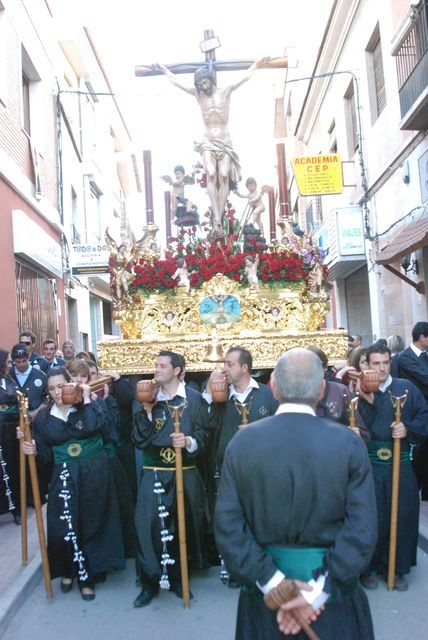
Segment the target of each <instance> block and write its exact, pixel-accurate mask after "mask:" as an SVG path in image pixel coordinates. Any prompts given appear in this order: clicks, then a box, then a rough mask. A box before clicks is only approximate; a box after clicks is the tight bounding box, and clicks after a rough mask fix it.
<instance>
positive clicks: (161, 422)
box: [155, 415, 165, 431]
mask: <svg viewBox="0 0 428 640" xmlns="http://www.w3.org/2000/svg"><path fill="white" fill-rule="evenodd" d="M164 424H165V416H163V415H162V416H161V417H160V418H155V429H156V431H160V430H161V429H162V427H163V425H164Z"/></svg>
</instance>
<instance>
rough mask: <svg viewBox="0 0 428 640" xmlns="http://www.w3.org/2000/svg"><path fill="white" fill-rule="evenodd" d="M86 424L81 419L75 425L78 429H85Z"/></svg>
mask: <svg viewBox="0 0 428 640" xmlns="http://www.w3.org/2000/svg"><path fill="white" fill-rule="evenodd" d="M84 426H85V425H84V424H83V422H82V421H81V420H79V421H78V422H76V424H75V427H76V429H83V427H84Z"/></svg>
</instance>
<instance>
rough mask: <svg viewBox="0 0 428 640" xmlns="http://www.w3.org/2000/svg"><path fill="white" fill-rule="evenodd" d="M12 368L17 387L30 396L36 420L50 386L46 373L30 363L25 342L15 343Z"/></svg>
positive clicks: (29, 406) (12, 375)
mask: <svg viewBox="0 0 428 640" xmlns="http://www.w3.org/2000/svg"><path fill="white" fill-rule="evenodd" d="M11 356H12V364H13V366H12V368H11V370H10V377H11V379H12V380H13V381H14V383H15V385H16V388H17V389H18V390H19V391H21V393H23V394H24V395H25V396H27V398H28V409H29V413H30V418H31V420H34V419H35V417H36V415H37V413H38V412H39V411H40V409H41V407H42V405H43V404H44V403H46V398H47V395H48V387H47V380H46V374H45V373H43V371H42V370H41V369H39V368H38V367H36V366H34V365H31V364H30V358H29V356H28V352H27V350H26V348H25V347H24V345H23V344H21V343H19V344H15V345H14V346H13V347H12V351H11Z"/></svg>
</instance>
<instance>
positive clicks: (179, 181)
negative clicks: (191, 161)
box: [161, 164, 195, 220]
mask: <svg viewBox="0 0 428 640" xmlns="http://www.w3.org/2000/svg"><path fill="white" fill-rule="evenodd" d="M174 176H175V177H174V178H171V176H167V175H164V176H161V179H162V180H163V181H164V182H166V183H167V184H169V185H171V186H172V189H171V220H173V219H174V217H175V216H176V215H177V208H178V206H179V205H183V204H184V205H185V211H186V213H189V214H193V213H194V208H193V204H192V202H191V200H189V199H188V198H186V197H185V195H184V187H185V185H188V184H195V179H194V177H193V176H189V175H186V171H185V169H184V167H183V165H181V164H178V165H177V166H176V167H174Z"/></svg>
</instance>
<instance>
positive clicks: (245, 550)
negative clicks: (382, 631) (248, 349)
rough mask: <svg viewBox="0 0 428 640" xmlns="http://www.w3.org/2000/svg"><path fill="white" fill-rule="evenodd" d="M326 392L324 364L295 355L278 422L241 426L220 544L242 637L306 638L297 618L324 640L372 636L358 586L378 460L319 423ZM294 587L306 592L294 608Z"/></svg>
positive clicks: (229, 469)
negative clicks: (236, 583)
mask: <svg viewBox="0 0 428 640" xmlns="http://www.w3.org/2000/svg"><path fill="white" fill-rule="evenodd" d="M323 386H324V383H323V369H322V365H321V362H320V360H319V358H318V357H317V356H316V355H315V354H314V353H312V352H310V351H308V350H306V349H292V350H290V351H288V352H287V353H285V354H284V355H283V356H282V357H281V358H280V359H279V361H278V363H277V365H276V368H275V370H274V373H273V376H272V389H273V392H274V395H275V396H276V397H277V399H278V401H279V403H280V406H279V408H278V411H277V413H276V415H275V416H272V417H269V418H266V419H264V420H259V421H258V422H256V423H255V424H253V425H249V426H248V427H247V428H246V429H242V430H241V431H240V432H239V433H238V434H237V435H236V436H235V437H234V438H233V440H232V441H231V442H230V444H229V446H228V448H227V450H226V455H225V458H224V463H223V470H222V477H221V480H220V490H219V495H218V498H217V508H216V540H217V545H218V547H219V550H220V553H221V554H222V556H223V557H224V559H225V562H226V566H227V567H228V568H229V570H230V571H231V572H233V574H235V575H237V577H238V578H239V580H240V581H241V582H242V583H243V584H244V585H245V586H244V587H243V589H242V590H241V595H240V600H239V606H238V617H237V627H236V636H235V638H236V640H265V639H266V638H269V640H275V638H277V639H278V640H279V639H280V638H281V639H282V638H283V637H284V635H283V634H298V635H297V636H295V637H297V638H301V639H303V638H305V637H306V636H305V634H304V632H302V631H301V629H302V627H301V623H300V622H297V620H296V617H295V615H294V612H297V613H298V614H300V616H301V618H302V619H303V620H304V621H305V622H307V623H312V629H313V631H314V632H315V633H317V634H318V635H319V636H320V637H321V638H323V639H324V638H328V639H329V640H343V639H344V638H346V640H362V638H364V640H372V639H373V638H374V635H373V627H372V621H371V615H370V609H369V605H368V601H367V598H366V596H365V594H364V592H363V590H362V589H361V588H360V587H359V586H358V575H359V574H360V573H361V572H362V571H364V569H365V568H366V566H367V564H368V563H369V561H370V558H371V555H372V553H373V550H374V547H375V544H376V504H375V494H374V487H373V478H372V473H371V469H370V463H369V459H368V456H367V451H366V448H365V445H364V442H363V441H362V440H361V438H359V437H358V436H357V435H356V434H355V433H353V432H352V431H350V430H349V429H344V428H343V427H341V426H339V425H337V424H335V423H332V422H330V421H328V420H324V419H322V418H317V417H316V416H315V411H314V409H315V406H316V402H317V400H318V399H319V398H320V397H321V395H322V393H323ZM292 580H296V581H297V586H298V587H299V589H300V591H298V593H297V596H296V597H293V599H292V600H291V601H289V602H288V603H286V602H285V598H284V597H283V594H284V590H285V588H287V587H288V586H289V583H290V582H291V581H292ZM300 581H306V582H309V586H308V585H307V584H306V582H300ZM311 587H312V589H311ZM283 603H284V604H283ZM323 606H324V608H323Z"/></svg>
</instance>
